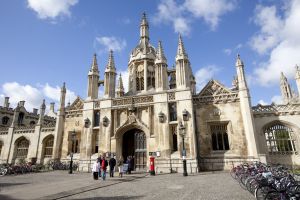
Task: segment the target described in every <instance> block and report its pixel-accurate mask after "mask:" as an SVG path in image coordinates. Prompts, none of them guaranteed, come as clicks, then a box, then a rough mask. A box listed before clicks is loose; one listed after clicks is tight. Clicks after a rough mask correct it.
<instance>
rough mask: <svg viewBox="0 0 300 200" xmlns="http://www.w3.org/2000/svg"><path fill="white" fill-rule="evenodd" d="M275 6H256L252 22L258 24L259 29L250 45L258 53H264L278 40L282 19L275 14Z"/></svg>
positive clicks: (282, 24)
mask: <svg viewBox="0 0 300 200" xmlns="http://www.w3.org/2000/svg"><path fill="white" fill-rule="evenodd" d="M276 12H277V9H276V7H275V6H270V7H263V6H262V5H258V6H256V9H255V17H254V23H255V24H256V25H258V26H260V28H261V29H260V31H259V32H258V33H257V34H255V35H254V36H253V37H252V38H251V40H250V45H251V47H252V48H253V49H254V50H255V51H257V52H258V53H259V54H265V53H267V51H268V50H270V49H271V48H273V47H274V46H275V45H277V44H278V42H280V38H281V29H282V28H283V26H284V23H283V20H282V19H281V17H280V16H278V15H277V13H276Z"/></svg>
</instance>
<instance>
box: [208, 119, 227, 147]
mask: <svg viewBox="0 0 300 200" xmlns="http://www.w3.org/2000/svg"><path fill="white" fill-rule="evenodd" d="M210 131H211V142H212V149H213V150H214V151H224V150H229V149H230V148H229V140H228V134H227V124H214V125H210Z"/></svg>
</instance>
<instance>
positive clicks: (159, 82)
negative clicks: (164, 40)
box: [155, 41, 168, 91]
mask: <svg viewBox="0 0 300 200" xmlns="http://www.w3.org/2000/svg"><path fill="white" fill-rule="evenodd" d="M167 70H168V65H167V59H166V57H165V54H164V50H163V47H162V44H161V41H159V42H158V48H157V51H156V59H155V81H156V83H155V87H156V90H157V91H163V90H166V89H167V87H168V74H167Z"/></svg>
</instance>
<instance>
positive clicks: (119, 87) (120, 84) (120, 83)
mask: <svg viewBox="0 0 300 200" xmlns="http://www.w3.org/2000/svg"><path fill="white" fill-rule="evenodd" d="M116 94H117V97H122V96H124V86H123V80H122V75H121V74H120V76H119V80H118V85H117V90H116Z"/></svg>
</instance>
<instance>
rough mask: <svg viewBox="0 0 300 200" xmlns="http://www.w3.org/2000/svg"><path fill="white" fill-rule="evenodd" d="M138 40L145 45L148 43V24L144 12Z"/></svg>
mask: <svg viewBox="0 0 300 200" xmlns="http://www.w3.org/2000/svg"><path fill="white" fill-rule="evenodd" d="M140 40H141V41H144V42H146V43H148V41H149V24H148V21H147V17H146V13H145V12H144V13H143V16H142V20H141V25H140Z"/></svg>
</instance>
